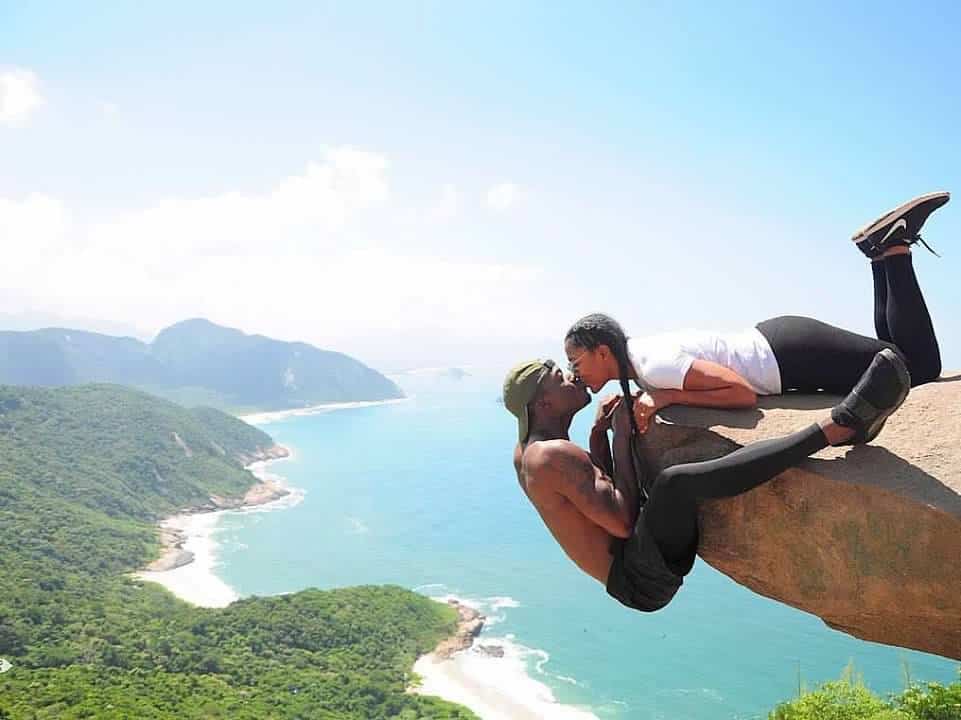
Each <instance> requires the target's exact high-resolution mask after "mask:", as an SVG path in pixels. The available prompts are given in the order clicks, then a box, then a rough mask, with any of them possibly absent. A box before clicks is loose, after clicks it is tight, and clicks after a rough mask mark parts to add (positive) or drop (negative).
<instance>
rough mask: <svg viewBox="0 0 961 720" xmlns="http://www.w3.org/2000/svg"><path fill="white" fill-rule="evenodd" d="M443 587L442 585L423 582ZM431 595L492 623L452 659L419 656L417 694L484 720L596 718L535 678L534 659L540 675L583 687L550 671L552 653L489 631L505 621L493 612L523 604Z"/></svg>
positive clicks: (507, 599) (499, 598) (504, 599)
mask: <svg viewBox="0 0 961 720" xmlns="http://www.w3.org/2000/svg"><path fill="white" fill-rule="evenodd" d="M444 587H445V586H443V585H442V584H439V583H431V584H429V585H424V586H421V588H423V589H426V588H431V589H439V588H444ZM432 599H434V600H436V601H438V602H444V603H446V602H447V601H448V600H451V599H454V600H457V601H458V602H460V603H461V604H463V605H467V606H468V607H472V608H474V609H476V610H478V611H479V612H481V613H484V614H485V615H486V616H487V622H486V623H485V629H484V630H483V631H482V632H481V634H480V636H479V637H478V638H477V639H476V640H475V642H474V644H473V645H472V646H471V647H470V648H469V649H468V650H465V651H463V652H460V653H457V654H456V655H454V656H453V657H452V658H450V659H447V660H438V658H436V657H435V656H434V655H433V654H429V655H424V656H423V657H421V658H419V659H418V660H417V662H416V663H415V665H414V672H415V673H417V674H418V675H419V676H420V677H421V680H422V682H421V685H420V686H419V687H418V688H416V690H415V692H419V693H422V694H425V695H437V696H439V697H442V698H444V699H447V700H451V701H452V702H456V703H459V704H461V705H465V706H467V707H468V708H470V709H471V710H473V711H474V712H475V713H477V714H478V715H479V716H480V717H481V718H483V719H484V720H534V719H535V718H536V719H538V720H597V716H596V715H594V713H592V712H591V711H590V710H589V709H587V708H582V707H575V706H572V705H563V704H561V703H559V702H558V701H557V699H556V698H555V697H554V694H553V692H552V690H551V689H550V687H548V685H546V684H545V683H543V682H541V681H539V680H537V679H535V678H533V677H531V674H530V672H529V669H528V668H529V667H530V666H531V664H532V663H533V669H534V672H535V673H537V674H539V675H543V676H551V677H558V678H560V679H562V681H564V682H567V683H570V684H574V685H580V683H578V682H577V680H576V679H574V678H571V677H567V676H556V675H552V674H551V673H549V672H548V671H547V670H546V669H545V666H546V665H547V663H548V662H549V661H550V654H549V653H547V652H546V651H545V650H540V649H537V648H529V647H526V646H525V645H522V644H520V643H518V642H517V641H516V639H515V637H514V635H512V634H507V635H504V636H492V635H491V634H490V633H489V632H488V631H487V629H488V628H489V627H490V626H491V625H492V624H495V623H493V622H492V621H491V620H492V618H493V617H498V618H500V619H501V620H503V615H497V616H495V615H493V614H492V611H494V610H505V609H510V608H517V607H520V606H521V604H520V602H518V601H517V600H515V599H514V598H511V597H508V596H493V597H486V598H470V597H463V596H455V595H450V594H445V595H440V596H432Z"/></svg>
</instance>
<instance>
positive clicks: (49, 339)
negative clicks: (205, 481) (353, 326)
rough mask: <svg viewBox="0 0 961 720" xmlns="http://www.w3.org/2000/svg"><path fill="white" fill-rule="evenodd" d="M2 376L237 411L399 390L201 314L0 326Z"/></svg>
mask: <svg viewBox="0 0 961 720" xmlns="http://www.w3.org/2000/svg"><path fill="white" fill-rule="evenodd" d="M225 368H229V369H230V371H229V372H225V371H224V369H225ZM2 383H9V384H12V385H40V386H46V387H56V386H65V385H77V384H83V383H118V384H122V385H129V386H132V387H138V388H141V389H143V390H146V391H147V392H150V393H151V394H153V395H159V396H161V397H165V398H167V399H170V400H173V401H174V402H178V403H181V404H183V405H208V406H213V407H216V408H219V409H221V410H230V411H232V412H238V413H239V412H254V411H260V410H287V409H292V408H301V407H306V406H310V405H319V404H322V403H330V402H348V401H358V400H389V399H393V398H400V397H403V392H401V390H400V388H399V387H397V385H396V384H395V383H393V382H392V381H391V380H389V379H388V378H386V377H384V376H383V375H381V374H380V373H379V372H377V371H376V370H373V369H372V368H369V367H367V366H366V365H364V364H363V363H361V362H359V361H357V360H355V359H354V358H352V357H349V356H347V355H344V354H343V353H338V352H332V351H329V350H320V349H318V348H315V347H313V346H311V345H308V344H306V343H291V342H281V341H279V340H273V339H271V338H267V337H263V336H262V335H247V334H245V333H243V332H241V331H240V330H235V329H233V328H226V327H221V326H219V325H215V324H214V323H212V322H209V321H207V320H203V319H194V320H185V321H184V322H180V323H177V324H175V325H172V326H170V327H168V328H166V329H165V330H162V331H161V332H160V333H159V334H158V335H157V337H156V338H155V339H154V341H153V342H151V343H143V342H140V341H139V340H136V339H134V338H121V337H111V336H109V335H101V334H98V333H92V332H84V331H81V330H70V329H64V328H47V329H44V330H34V331H30V332H0V384H2Z"/></svg>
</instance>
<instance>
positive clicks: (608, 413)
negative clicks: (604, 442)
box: [594, 395, 621, 432]
mask: <svg viewBox="0 0 961 720" xmlns="http://www.w3.org/2000/svg"><path fill="white" fill-rule="evenodd" d="M620 401H621V396H620V395H608V396H607V397H606V398H604V399H603V400H601V402H600V404H599V405H598V406H597V414H596V415H595V416H594V429H595V430H597V431H599V432H607V431H608V430H610V429H611V421H612V420H613V418H614V411H615V410H616V409H617V407H618V403H620Z"/></svg>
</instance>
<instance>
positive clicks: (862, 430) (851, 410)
mask: <svg viewBox="0 0 961 720" xmlns="http://www.w3.org/2000/svg"><path fill="white" fill-rule="evenodd" d="M910 389H911V375H910V374H909V373H908V368H907V367H906V366H905V364H904V361H903V360H902V359H901V356H900V355H898V354H897V353H896V352H894V350H891V349H890V348H884V350H882V351H881V352H879V353H878V354H877V355H875V356H874V360H872V361H871V364H870V365H869V366H868V369H867V370H865V371H864V375H862V376H861V379H860V380H858V384H857V385H855V386H854V389H853V390H851V392H849V393H848V396H847V397H846V398H844V400H842V401H841V404H840V405H836V406H835V407H834V408H833V409H832V410H831V419H832V420H833V421H834V422H835V423H837V424H838V425H842V426H844V427H848V428H851V429H853V430H854V437H853V438H851V439H850V440H848V441H847V442H844V443H841V445H860V444H862V443H866V442H870V441H871V440H873V439H874V438H876V437H877V436H878V433H879V432H881V428H883V427H884V423H885V422H887V419H888V418H889V417H890V416H891V414H892V413H893V412H894V411H895V410H897V409H898V408H899V407H901V404H902V403H903V402H904V399H905V398H906V397H907V396H908V391H909V390H910Z"/></svg>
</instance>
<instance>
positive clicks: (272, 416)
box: [240, 397, 410, 425]
mask: <svg viewBox="0 0 961 720" xmlns="http://www.w3.org/2000/svg"><path fill="white" fill-rule="evenodd" d="M409 399H410V398H406V397H402V398H393V399H391V400H357V401H355V402H342V403H324V404H322V405H311V406H310V407H305V408H294V409H293V410H274V411H272V412H261V413H252V414H250V415H241V416H240V419H241V420H243V421H244V422H245V423H250V424H251V425H266V424H267V423H271V422H276V421H277V420H283V419H284V418H289V417H302V416H304V415H317V414H319V413H325V412H332V411H334V410H350V409H351V408H363V407H372V406H374V405H394V404H395V403H402V402H407V401H408V400H409Z"/></svg>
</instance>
